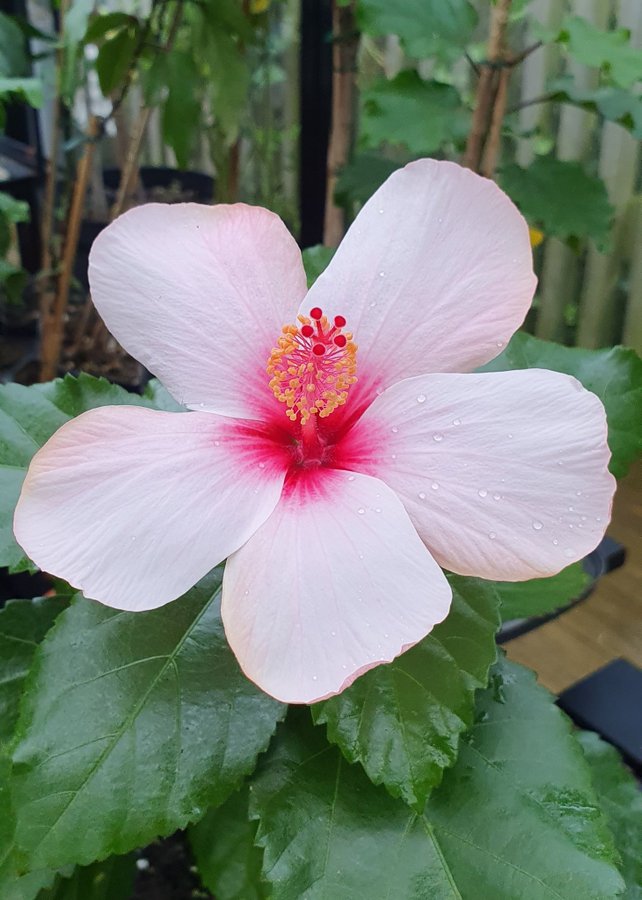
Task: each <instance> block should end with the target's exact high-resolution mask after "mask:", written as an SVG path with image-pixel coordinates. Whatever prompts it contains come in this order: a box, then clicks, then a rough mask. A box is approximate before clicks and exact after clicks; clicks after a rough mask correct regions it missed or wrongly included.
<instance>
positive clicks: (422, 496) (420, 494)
mask: <svg viewBox="0 0 642 900" xmlns="http://www.w3.org/2000/svg"><path fill="white" fill-rule="evenodd" d="M419 499H420V500H425V499H426V495H425V493H424V492H423V491H419Z"/></svg>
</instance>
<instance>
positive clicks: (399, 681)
mask: <svg viewBox="0 0 642 900" xmlns="http://www.w3.org/2000/svg"><path fill="white" fill-rule="evenodd" d="M449 580H450V583H451V587H452V588H453V605H452V608H451V611H450V613H449V615H448V617H447V619H446V620H445V621H444V622H442V623H441V624H440V625H437V626H436V627H435V629H434V630H433V632H432V633H431V634H429V635H428V637H427V638H425V639H424V640H423V641H421V642H420V643H419V644H417V645H416V646H415V647H413V648H412V649H411V650H408V651H407V652H406V653H404V654H402V655H401V656H400V657H398V658H397V659H395V660H394V661H393V662H391V663H390V664H389V665H383V666H377V668H376V669H372V670H371V671H370V672H366V674H365V675H362V676H361V678H358V679H357V681H356V682H355V683H354V684H353V685H352V686H351V687H349V688H348V689H347V690H345V691H344V692H343V693H342V694H339V695H338V696H337V697H331V698H330V699H329V700H324V701H322V702H321V703H318V704H316V705H315V706H313V707H312V716H313V719H314V721H315V722H316V723H317V724H325V725H327V733H328V738H329V740H331V741H332V742H333V743H335V744H338V746H339V747H340V748H341V750H342V752H343V754H344V755H345V757H346V759H347V760H348V761H349V762H360V763H361V764H362V765H363V767H364V769H365V771H366V772H367V774H368V777H369V778H370V779H371V781H373V782H374V784H384V785H385V786H386V788H387V789H388V791H389V792H390V794H391V795H392V796H393V797H401V798H402V799H403V800H404V801H405V802H406V803H408V804H409V805H410V806H412V807H414V808H416V809H417V810H419V811H421V810H422V809H423V807H424V805H425V803H426V799H427V797H428V795H429V794H430V792H431V790H432V789H433V788H434V787H436V785H438V784H439V782H440V781H441V779H442V776H443V772H444V769H445V768H447V767H448V766H452V765H453V763H454V762H455V760H456V759H457V753H458V750H459V743H460V737H461V735H462V733H463V732H465V731H467V730H468V729H469V728H470V726H471V725H472V723H473V709H474V702H475V692H476V691H477V690H478V689H479V688H482V687H485V686H486V683H487V679H488V670H489V668H490V666H491V665H492V664H493V662H494V661H495V656H496V647H495V632H496V630H497V627H498V625H499V619H498V612H497V608H498V597H497V594H496V592H495V590H494V588H493V586H492V585H491V584H490V583H489V582H483V581H479V580H478V579H473V578H462V577H459V576H450V579H449Z"/></svg>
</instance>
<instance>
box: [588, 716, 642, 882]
mask: <svg viewBox="0 0 642 900" xmlns="http://www.w3.org/2000/svg"><path fill="white" fill-rule="evenodd" d="M577 738H578V740H579V742H580V744H581V745H582V749H583V750H584V755H585V756H586V758H587V760H588V762H589V765H590V768H591V774H592V775H593V785H594V787H595V790H596V792H597V796H598V799H599V801H600V804H601V806H602V809H603V811H604V814H605V815H606V818H607V821H608V823H609V825H610V827H611V831H612V832H613V835H614V837H615V846H616V847H617V849H618V850H619V851H620V856H621V858H622V863H621V867H620V870H621V872H622V875H623V876H624V880H625V882H626V891H625V892H624V894H623V895H622V896H623V897H624V898H626V900H642V793H641V792H640V785H639V784H638V782H637V781H636V779H635V777H634V776H633V775H632V773H631V772H630V771H629V770H628V769H627V768H626V766H625V765H624V764H623V763H622V760H621V759H620V756H619V754H618V752H617V750H615V749H614V748H613V747H611V745H610V744H607V743H606V742H605V741H602V740H600V738H599V737H598V736H597V735H596V734H593V732H591V731H580V732H578V734H577Z"/></svg>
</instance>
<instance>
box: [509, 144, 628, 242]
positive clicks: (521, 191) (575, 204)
mask: <svg viewBox="0 0 642 900" xmlns="http://www.w3.org/2000/svg"><path fill="white" fill-rule="evenodd" d="M499 183H500V185H501V186H502V188H503V189H504V190H505V191H506V193H507V194H508V196H509V197H510V198H511V199H512V200H513V201H514V202H515V203H516V205H517V206H518V207H519V209H520V210H521V212H522V213H523V214H524V216H525V217H526V218H527V219H528V221H529V222H530V223H531V225H536V226H537V227H538V228H541V229H542V231H543V232H544V233H545V234H547V235H553V236H555V237H558V238H560V239H561V240H564V241H571V242H575V243H577V241H579V240H580V239H581V238H585V237H590V238H593V240H594V241H595V243H596V245H597V247H598V249H600V250H603V251H606V250H607V249H608V246H609V242H610V232H611V220H612V218H613V207H612V206H611V204H610V203H609V199H608V195H607V193H606V187H605V186H604V182H602V181H600V179H599V178H593V177H592V176H590V175H588V174H587V173H586V172H585V171H584V169H583V168H582V166H581V165H580V164H579V163H577V162H567V161H565V160H561V159H556V158H555V157H553V156H539V157H538V158H537V159H536V160H535V162H534V163H532V165H530V166H529V167H528V168H527V169H522V168H521V166H518V165H517V164H516V163H513V164H511V165H508V166H504V168H503V169H502V170H501V172H500V173H499Z"/></svg>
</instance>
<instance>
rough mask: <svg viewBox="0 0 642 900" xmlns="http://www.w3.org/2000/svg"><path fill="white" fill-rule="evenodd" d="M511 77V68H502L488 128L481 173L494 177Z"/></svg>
mask: <svg viewBox="0 0 642 900" xmlns="http://www.w3.org/2000/svg"><path fill="white" fill-rule="evenodd" d="M509 78H510V69H502V70H501V72H500V73H499V80H498V84H497V92H496V94H495V103H494V106H493V113H492V117H491V121H490V128H489V130H488V137H487V139H486V144H485V146H484V155H483V157H482V162H481V169H480V171H481V173H482V175H485V176H486V177H487V178H492V177H493V175H494V174H495V166H496V165H497V159H498V156H499V147H500V144H501V138H502V125H503V123H504V116H505V114H506V101H507V99H508V79H509Z"/></svg>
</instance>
